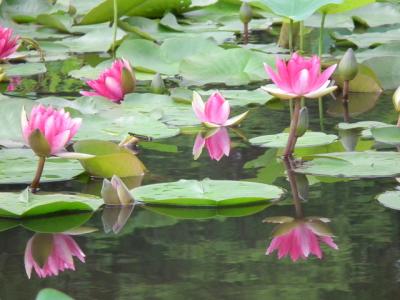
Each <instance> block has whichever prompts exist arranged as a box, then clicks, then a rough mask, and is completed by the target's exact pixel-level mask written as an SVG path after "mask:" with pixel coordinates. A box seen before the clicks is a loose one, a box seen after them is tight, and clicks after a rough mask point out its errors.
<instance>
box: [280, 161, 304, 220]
mask: <svg viewBox="0 0 400 300" xmlns="http://www.w3.org/2000/svg"><path fill="white" fill-rule="evenodd" d="M283 163H284V165H285V169H286V174H287V177H288V180H289V184H290V189H291V191H292V196H293V204H294V208H295V211H296V217H297V218H298V219H302V218H303V217H304V213H303V207H302V206H301V202H300V197H299V189H298V187H297V181H296V175H295V173H294V171H293V168H292V162H291V160H290V159H289V158H285V159H284V160H283Z"/></svg>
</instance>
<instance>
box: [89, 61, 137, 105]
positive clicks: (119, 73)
mask: <svg viewBox="0 0 400 300" xmlns="http://www.w3.org/2000/svg"><path fill="white" fill-rule="evenodd" d="M86 83H87V85H88V86H90V87H91V88H92V89H93V90H94V91H93V92H90V91H81V94H82V95H84V96H103V97H105V98H107V99H110V100H111V101H112V102H115V103H121V101H122V100H123V99H124V96H125V94H127V93H131V92H133V91H134V89H135V84H136V83H135V75H134V72H133V70H132V67H131V65H130V64H129V62H128V61H127V60H125V59H117V60H116V61H114V62H113V64H112V66H111V67H110V68H108V69H105V70H104V71H103V72H102V73H101V74H100V76H99V78H98V79H96V80H88V81H86Z"/></svg>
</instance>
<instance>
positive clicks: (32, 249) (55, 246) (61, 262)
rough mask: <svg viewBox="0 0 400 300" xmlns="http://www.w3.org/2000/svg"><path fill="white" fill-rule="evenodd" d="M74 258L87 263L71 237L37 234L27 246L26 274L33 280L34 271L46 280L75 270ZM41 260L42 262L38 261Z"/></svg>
mask: <svg viewBox="0 0 400 300" xmlns="http://www.w3.org/2000/svg"><path fill="white" fill-rule="evenodd" d="M49 249H50V250H49ZM35 256H36V257H35ZM74 256H75V257H77V258H78V259H79V260H80V261H81V262H85V254H84V253H83V251H82V250H81V248H80V247H79V245H78V244H77V243H76V242H75V241H74V239H73V238H72V237H71V236H69V235H66V234H44V233H39V234H38V233H37V234H35V235H34V236H33V237H32V238H31V239H30V240H29V241H28V243H27V245H26V249H25V259H24V262H25V271H26V274H27V275H28V278H31V275H32V269H34V270H35V272H36V274H37V275H38V276H39V277H40V278H45V277H48V276H57V275H58V274H59V273H60V272H62V271H64V270H75V264H74V260H73V257H74ZM39 258H40V260H42V261H38V259H39Z"/></svg>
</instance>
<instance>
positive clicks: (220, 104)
mask: <svg viewBox="0 0 400 300" xmlns="http://www.w3.org/2000/svg"><path fill="white" fill-rule="evenodd" d="M192 107H193V111H194V113H195V115H196V117H197V118H198V119H199V120H200V121H201V122H202V123H203V124H204V125H205V126H207V127H221V126H233V125H236V124H239V123H240V122H241V121H242V120H243V119H244V118H245V117H246V115H247V113H248V111H246V112H245V113H242V114H240V115H238V116H236V117H233V118H230V119H229V114H230V111H231V108H230V105H229V102H228V101H227V100H225V98H224V97H223V96H222V95H221V93H219V92H214V93H212V94H211V96H210V97H209V98H208V100H207V102H206V103H205V104H204V102H203V99H202V98H201V96H200V95H199V93H197V92H193V101H192Z"/></svg>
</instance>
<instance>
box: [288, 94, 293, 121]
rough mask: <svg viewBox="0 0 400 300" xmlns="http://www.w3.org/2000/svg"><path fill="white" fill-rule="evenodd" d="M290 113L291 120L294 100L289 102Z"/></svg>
mask: <svg viewBox="0 0 400 300" xmlns="http://www.w3.org/2000/svg"><path fill="white" fill-rule="evenodd" d="M289 113H290V120H292V118H293V99H290V100H289Z"/></svg>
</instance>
